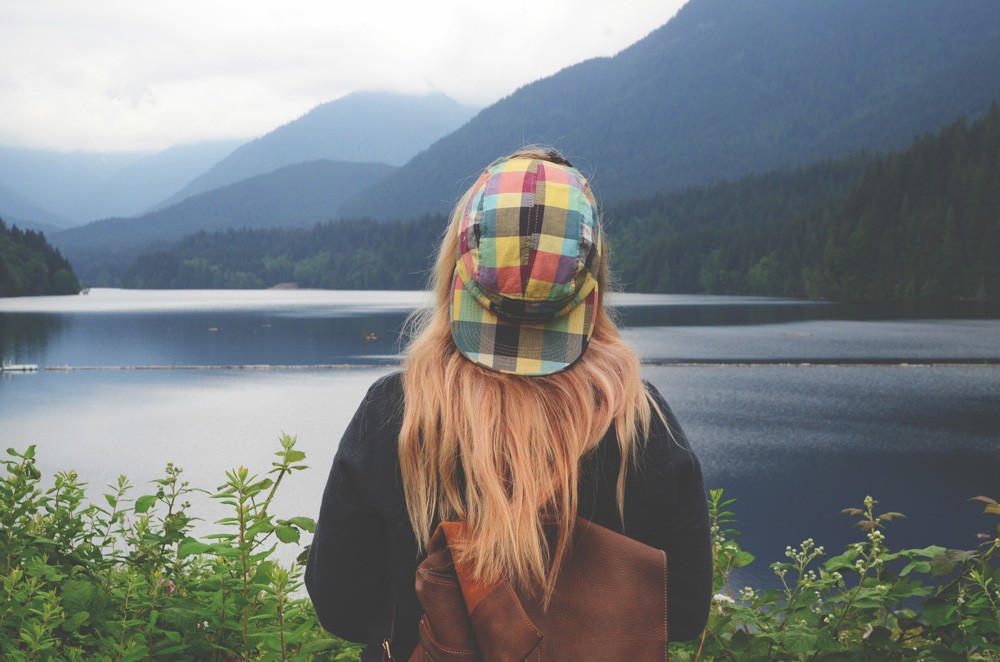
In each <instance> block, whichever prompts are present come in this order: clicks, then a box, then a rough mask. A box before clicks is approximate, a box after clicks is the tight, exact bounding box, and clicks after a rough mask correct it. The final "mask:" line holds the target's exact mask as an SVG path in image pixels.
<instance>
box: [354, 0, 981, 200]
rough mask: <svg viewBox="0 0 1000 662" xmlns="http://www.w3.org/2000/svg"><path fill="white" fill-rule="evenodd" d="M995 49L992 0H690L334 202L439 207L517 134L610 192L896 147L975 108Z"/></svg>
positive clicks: (602, 192)
mask: <svg viewBox="0 0 1000 662" xmlns="http://www.w3.org/2000/svg"><path fill="white" fill-rule="evenodd" d="M998 62H1000V3H997V2H991V1H988V0H960V1H958V2H956V1H955V0H885V1H883V2H869V1H867V0H838V1H837V2H831V1H829V0H754V1H753V2H732V1H731V0H691V1H690V2H689V3H688V4H687V5H685V6H684V7H683V8H682V9H681V10H680V12H678V14H677V15H676V16H675V17H674V18H673V19H672V20H671V21H670V22H668V23H667V24H666V25H664V26H663V27H661V28H659V29H657V30H655V31H654V32H652V33H650V34H649V35H648V36H647V37H646V38H645V39H643V40H641V41H639V42H637V43H636V44H634V45H632V46H631V47H629V48H627V49H625V50H624V51H622V52H620V53H619V54H617V55H616V56H614V57H611V58H598V59H594V60H588V61H586V62H582V63H580V64H577V65H575V66H572V67H569V68H567V69H564V70H562V71H560V72H559V73H557V74H555V75H553V76H551V77H549V78H546V79H543V80H540V81H537V82H534V83H532V84H530V85H527V86H525V87H522V88H520V89H519V90H517V91H516V92H514V93H513V94H511V95H510V96H508V97H506V98H504V99H502V100H500V101H499V102H497V103H496V104H494V105H492V106H490V107H488V108H486V109H484V110H483V111H482V112H481V113H479V114H478V115H477V116H476V117H474V118H473V119H472V120H471V121H470V122H469V123H468V124H466V125H465V126H463V127H462V128H460V129H459V130H457V131H455V132H454V133H452V134H449V135H448V136H446V137H444V138H443V139H441V140H440V141H438V142H437V143H435V144H434V145H433V146H432V147H430V148H429V149H428V150H426V151H425V152H422V153H420V154H418V155H417V156H416V157H414V158H413V159H412V160H411V161H409V162H408V163H407V164H406V165H404V166H403V167H402V168H400V169H399V170H397V171H396V172H395V173H393V174H392V175H390V176H389V177H387V178H386V179H385V180H383V181H382V182H380V183H379V184H377V185H376V186H374V187H373V188H372V189H370V190H368V191H364V192H362V193H361V194H359V195H358V196H357V197H355V198H353V199H352V200H350V201H349V202H348V203H347V204H345V205H344V206H343V207H342V208H341V210H340V212H341V215H344V216H353V215H367V216H370V217H372V218H378V219H391V218H410V217H413V216H415V215H419V214H422V213H425V212H441V211H446V210H447V209H448V208H449V207H450V206H451V205H452V204H453V203H454V201H455V200H456V199H457V198H458V196H459V195H460V194H461V192H462V191H463V190H464V189H465V188H466V187H467V186H468V184H469V181H470V178H471V177H475V176H476V175H477V174H478V173H479V172H480V170H481V169H482V168H483V167H484V166H485V165H487V163H488V162H489V161H490V160H492V159H494V158H496V157H499V156H502V155H504V154H507V153H509V152H511V151H513V150H515V149H517V148H518V147H520V146H522V145H524V144H526V143H542V144H551V145H554V146H556V147H558V148H560V149H561V150H562V151H563V152H564V153H565V154H567V156H568V157H569V158H570V160H571V161H573V162H574V163H575V164H576V165H577V166H579V167H580V168H581V169H582V170H583V171H584V172H585V173H587V174H589V175H590V176H591V181H592V183H593V185H594V187H595V189H596V190H597V192H598V195H599V196H600V197H601V199H603V200H605V201H608V202H613V201H616V200H622V199H626V198H629V197H633V196H638V195H649V194H652V193H656V192H660V191H664V192H665V191H671V190H677V189H679V188H682V187H685V186H690V185H701V184H706V183H711V182H714V181H719V180H724V179H732V178H737V177H740V176H743V175H746V174H749V173H754V172H764V171H768V170H771V169H775V168H788V167H796V166H800V165H804V164H807V163H810V162H813V161H815V160H818V159H822V158H830V157H836V156H841V155H844V154H847V153H849V152H851V151H855V150H858V149H861V148H870V149H890V148H898V147H902V146H905V145H907V144H909V143H910V141H912V140H913V138H914V137H915V136H916V135H918V134H920V133H923V132H926V131H936V130H938V129H939V128H940V127H941V126H943V125H945V124H947V123H949V122H951V121H953V120H954V119H955V118H956V117H959V116H962V115H965V116H968V117H970V118H974V117H976V116H977V114H979V115H981V114H982V113H983V112H984V111H985V109H986V108H988V107H989V104H990V101H991V100H993V99H995V98H998V97H1000V67H998V66H997V63H998Z"/></svg>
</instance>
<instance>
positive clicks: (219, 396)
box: [0, 289, 1000, 583]
mask: <svg viewBox="0 0 1000 662" xmlns="http://www.w3.org/2000/svg"><path fill="white" fill-rule="evenodd" d="M427 301H428V295H427V294H426V293H422V292H330V291H294V290H293V291H176V292H174V291H171V292H144V291H124V290H100V289H95V290H92V291H91V293H90V294H89V295H87V296H76V297H46V298H27V299H0V352H2V354H3V356H4V357H5V358H7V359H13V360H16V361H17V362H19V363H36V364H38V365H39V366H40V367H41V368H42V370H40V371H39V372H37V373H34V374H13V375H12V374H5V375H4V376H3V378H2V379H0V426H2V427H0V442H2V444H3V446H4V447H7V446H14V447H17V448H24V447H26V446H27V445H28V444H37V445H38V447H39V457H40V461H39V464H40V466H41V468H42V469H43V471H45V472H46V474H47V475H49V476H51V473H52V472H53V471H57V470H63V469H71V468H72V469H76V470H77V471H78V472H79V473H80V475H81V476H82V478H83V480H86V481H88V482H89V483H90V484H91V486H92V488H91V495H92V496H97V494H98V488H100V487H103V486H104V485H105V484H107V483H109V482H111V481H113V480H114V479H115V477H116V476H117V475H118V474H121V473H124V474H126V475H128V476H129V477H130V478H131V479H132V481H133V483H135V484H137V485H139V487H138V488H137V490H136V491H135V492H134V494H142V493H145V492H146V490H147V487H146V485H145V483H146V482H147V481H149V480H151V479H153V478H155V477H158V476H159V475H160V474H161V473H162V471H163V467H164V465H165V464H166V462H168V461H173V462H175V463H176V464H179V465H180V466H182V467H184V469H185V476H186V478H187V479H188V480H190V481H191V482H192V484H194V485H197V486H202V487H205V488H209V489H211V488H214V487H216V486H217V485H218V484H220V483H221V482H222V479H223V472H224V471H225V470H226V469H228V468H231V467H234V466H239V465H245V466H248V467H250V468H251V469H254V468H256V469H259V470H266V469H267V468H268V467H269V466H270V461H271V458H272V454H273V453H274V451H275V450H276V449H277V438H278V436H279V435H280V434H281V433H282V432H287V433H289V434H293V435H297V436H298V439H299V447H301V449H302V450H304V451H306V453H307V454H308V460H307V463H308V464H309V465H310V466H311V469H310V470H309V471H306V472H304V473H302V474H301V475H298V476H296V477H295V478H296V480H294V481H292V482H290V483H289V484H288V486H287V489H284V490H283V494H282V498H281V500H280V503H279V504H278V507H279V512H280V513H283V514H285V515H298V514H304V515H310V516H314V515H315V514H316V510H317V508H318V503H319V496H320V493H321V491H322V488H323V484H324V482H325V479H326V473H327V470H328V467H329V464H330V462H331V460H332V457H333V454H334V452H335V450H336V445H337V440H338V439H339V436H340V434H341V432H342V431H343V429H344V428H345V426H346V424H347V422H348V420H349V419H350V417H351V415H352V414H353V412H354V409H355V408H356V406H357V405H358V403H359V402H360V400H361V398H362V397H363V395H364V392H365V390H366V388H367V386H368V385H369V384H370V383H371V382H372V381H374V380H375V379H376V378H377V377H379V376H381V375H383V374H386V373H387V372H389V371H391V370H393V369H395V366H396V364H397V361H398V356H397V355H398V350H399V347H400V337H401V336H400V333H401V330H402V328H403V325H404V321H405V319H406V316H407V315H408V314H409V313H410V312H411V311H412V310H413V309H414V308H416V307H418V306H421V305H425V304H426V303H427ZM611 302H612V304H613V305H614V306H615V314H616V315H617V316H618V319H619V322H620V324H621V325H622V326H623V329H624V331H623V333H624V335H625V337H626V339H627V340H628V341H629V342H630V343H632V344H633V346H635V347H636V349H637V351H638V352H639V354H640V356H641V357H642V359H643V361H644V362H645V364H646V365H645V374H646V377H647V378H648V379H649V381H651V382H652V383H653V384H654V385H656V387H657V388H658V389H660V391H661V392H662V393H663V394H664V396H665V397H666V398H667V400H668V402H669V403H670V404H671V406H672V408H673V409H674V410H675V412H676V414H677V416H678V418H679V420H680V422H681V424H682V426H683V427H684V429H685V431H686V432H687V434H688V436H689V437H690V439H691V442H692V445H693V446H694V448H695V450H696V452H697V454H698V456H699V457H700V459H701V462H702V465H703V469H704V474H705V481H706V485H707V486H709V487H723V488H725V490H726V492H727V494H728V495H730V496H732V497H735V498H737V499H738V501H737V503H736V504H735V510H736V514H737V517H738V525H737V526H738V528H739V529H740V530H742V531H743V535H742V537H741V542H742V544H743V545H744V547H746V548H747V549H749V550H751V551H753V552H754V553H755V554H757V555H758V558H759V561H758V562H757V563H756V564H755V566H754V567H752V568H751V569H750V570H749V571H747V572H745V573H743V574H742V575H741V577H740V579H741V580H746V581H748V582H754V583H771V577H770V573H769V571H768V569H767V565H768V564H769V563H771V562H773V561H777V560H781V559H782V558H783V551H784V548H785V546H786V545H797V544H798V543H799V542H800V541H801V540H803V539H804V538H807V537H812V538H814V539H815V540H816V542H817V544H823V545H825V546H826V547H827V550H828V551H830V552H832V551H833V550H835V549H839V548H842V547H843V545H844V544H846V543H847V542H849V541H852V540H855V539H857V538H858V537H859V535H860V534H859V532H858V531H857V530H856V529H851V528H850V526H849V524H850V521H849V520H848V519H847V518H846V517H845V516H842V515H840V514H839V512H840V510H841V509H842V508H844V507H847V506H860V504H861V501H862V499H863V498H864V497H865V495H867V494H871V495H873V496H875V497H876V498H878V499H880V500H881V502H882V506H883V507H884V508H885V509H887V510H896V511H901V512H903V513H905V514H906V515H907V516H908V518H907V519H905V520H901V521H898V522H894V523H892V525H891V526H890V528H889V530H888V532H887V536H888V542H889V544H890V545H893V546H926V545H929V544H942V545H946V546H952V547H961V548H971V547H972V546H974V545H975V544H976V542H977V541H976V537H975V536H976V534H977V533H978V532H980V531H987V530H989V529H990V528H991V523H990V522H989V520H988V518H986V517H984V516H981V515H980V514H979V513H980V510H981V508H980V507H979V505H978V504H976V503H975V502H969V501H968V499H970V498H971V497H974V496H977V495H980V494H985V495H988V496H993V497H995V498H996V497H1000V309H998V307H997V305H996V304H975V303H971V302H966V303H956V304H951V305H948V306H944V307H942V306H933V307H929V306H914V305H893V306H885V305H871V304H835V303H825V302H808V301H798V300H786V299H768V298H748V297H710V296H680V295H635V294H622V295H617V296H613V297H612V299H611ZM123 368H124V369H123ZM150 368H160V369H150ZM166 368H175V369H166ZM176 368H184V369H176ZM283 487H284V486H283ZM202 506H203V507H205V508H207V509H208V510H206V511H201V512H207V513H209V514H210V515H211V514H213V513H214V511H212V510H211V508H213V507H215V506H214V504H209V505H204V504H199V507H202Z"/></svg>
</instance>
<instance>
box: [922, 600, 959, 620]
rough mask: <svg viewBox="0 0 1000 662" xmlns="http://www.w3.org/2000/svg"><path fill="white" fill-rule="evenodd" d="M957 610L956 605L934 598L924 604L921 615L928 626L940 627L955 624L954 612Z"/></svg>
mask: <svg viewBox="0 0 1000 662" xmlns="http://www.w3.org/2000/svg"><path fill="white" fill-rule="evenodd" d="M957 610H958V605H956V604H953V603H951V602H949V601H947V600H944V599H941V598H936V599H931V600H928V601H927V602H925V603H924V609H923V613H922V615H923V617H924V620H925V621H927V623H928V624H929V625H933V626H935V627H940V626H942V625H947V624H948V623H954V622H956V620H957V619H956V618H955V612H956V611H957Z"/></svg>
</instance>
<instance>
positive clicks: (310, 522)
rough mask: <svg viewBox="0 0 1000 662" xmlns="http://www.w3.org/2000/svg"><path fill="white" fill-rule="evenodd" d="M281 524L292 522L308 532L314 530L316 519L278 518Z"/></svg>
mask: <svg viewBox="0 0 1000 662" xmlns="http://www.w3.org/2000/svg"><path fill="white" fill-rule="evenodd" d="M280 523H281V524H293V525H295V526H297V527H299V528H300V529H302V530H303V531H308V532H309V533H315V532H316V521H315V520H314V519H312V518H311V517H290V518H288V519H285V520H280Z"/></svg>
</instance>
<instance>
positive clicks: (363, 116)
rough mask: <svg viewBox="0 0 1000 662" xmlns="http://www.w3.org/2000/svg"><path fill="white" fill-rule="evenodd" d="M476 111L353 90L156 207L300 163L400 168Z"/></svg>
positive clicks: (429, 99) (441, 101)
mask: <svg viewBox="0 0 1000 662" xmlns="http://www.w3.org/2000/svg"><path fill="white" fill-rule="evenodd" d="M477 110H478V109H477V108H473V107H472V106H464V105H462V104H459V103H457V102H456V101H453V100H452V99H450V98H448V97H447V96H445V95H443V94H440V93H437V94H429V95H426V96H407V95H402V94H391V93H388V92H355V93H354V94H349V95H347V96H346V97H343V98H341V99H337V100H336V101H330V102H328V103H324V104H322V105H320V106H317V107H316V108H313V109H312V110H311V111H309V112H308V113H306V114H305V115H303V116H302V117H300V118H298V119H297V120H295V121H293V122H289V123H288V124H285V125H283V126H280V127H278V128H277V129H275V130H273V131H271V132H270V133H268V134H266V135H264V136H261V137H260V138H257V139H255V140H252V141H250V142H249V143H246V144H245V145H242V146H240V147H239V148H238V149H236V150H235V151H234V152H233V153H232V154H230V155H229V156H227V157H226V158H225V159H223V160H222V161H220V162H219V163H217V164H215V165H214V166H213V167H212V168H211V169H209V170H208V171H207V172H205V173H204V174H202V175H201V176H199V177H198V178H196V179H195V180H194V181H192V182H191V183H190V184H188V185H187V186H185V187H184V188H183V189H181V190H180V191H178V192H177V193H175V194H174V195H172V196H170V198H168V199H167V200H165V201H164V202H163V203H162V204H161V205H160V206H165V205H169V204H173V203H175V202H178V201H180V200H183V199H184V198H186V197H189V196H191V195H194V194H196V193H201V192H204V191H209V190H211V189H213V188H217V187H219V186H224V185H226V184H231V183H233V182H237V181H240V180H242V179H246V178H247V177H252V176H254V175H259V174H262V173H267V172H272V171H274V170H277V169H278V168H281V167H283V166H287V165H292V164H295V163H302V162H304V161H313V160H317V159H325V160H332V161H353V162H356V163H372V162H377V163H388V164H390V165H402V164H403V163H405V162H406V161H408V160H409V159H410V158H411V157H413V156H414V155H415V154H416V153H417V152H419V151H420V150H422V149H426V148H427V146H428V145H430V144H431V143H433V142H434V141H435V140H437V139H438V138H440V137H441V136H443V135H445V134H447V133H450V132H451V131H454V130H455V129H457V128H458V127H459V126H461V125H462V124H464V123H465V122H466V121H468V119H469V118H470V117H472V116H473V115H474V114H475V113H476V111H477Z"/></svg>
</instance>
